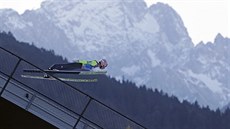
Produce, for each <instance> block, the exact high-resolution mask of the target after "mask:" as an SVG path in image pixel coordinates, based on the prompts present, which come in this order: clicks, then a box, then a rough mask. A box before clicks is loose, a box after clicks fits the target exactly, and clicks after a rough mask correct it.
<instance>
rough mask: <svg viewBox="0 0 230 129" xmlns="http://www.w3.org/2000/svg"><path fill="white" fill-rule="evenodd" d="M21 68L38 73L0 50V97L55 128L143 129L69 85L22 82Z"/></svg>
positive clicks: (47, 81)
mask: <svg viewBox="0 0 230 129" xmlns="http://www.w3.org/2000/svg"><path fill="white" fill-rule="evenodd" d="M25 68H33V69H39V68H38V67H37V66H35V65H34V64H32V63H30V62H28V61H26V60H24V59H23V58H21V57H19V56H17V55H15V54H14V53H12V52H10V51H8V50H6V49H4V48H2V47H0V95H1V97H3V98H5V99H7V100H8V101H10V102H12V103H14V104H15V105H17V106H19V107H21V108H23V109H24V110H26V111H28V112H30V113H32V114H34V115H36V116H38V117H40V118H41V119H43V120H45V121H47V122H49V123H50V124H52V125H54V126H56V127H57V128H63V129H127V128H131V129H146V128H145V127H144V126H143V125H141V124H139V123H137V122H135V121H133V120H132V119H130V118H128V117H127V116H125V115H123V114H121V113H119V112H118V111H116V110H114V109H112V108H111V107H109V106H107V105H105V104H104V103H102V102H101V101H99V100H97V99H95V98H93V97H92V96H90V95H88V94H86V93H84V92H82V91H81V90H79V89H77V88H76V87H74V86H72V85H70V84H69V83H66V82H64V81H61V80H56V81H49V80H39V79H34V80H31V79H28V78H22V77H21V75H22V74H23V69H25ZM41 70H42V69H41ZM79 85H80V84H79Z"/></svg>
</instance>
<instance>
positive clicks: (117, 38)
mask: <svg viewBox="0 0 230 129" xmlns="http://www.w3.org/2000/svg"><path fill="white" fill-rule="evenodd" d="M0 30H1V31H11V32H12V33H13V34H14V35H15V37H16V38H17V39H19V40H21V41H27V42H33V43H34V44H35V45H37V46H38V47H44V48H47V49H54V50H55V52H56V53H57V54H61V55H63V56H65V57H67V58H68V59H69V60H73V59H100V58H106V59H107V60H108V61H109V68H108V71H109V74H111V75H112V76H116V77H117V78H123V76H124V77H125V78H126V79H130V80H132V81H135V82H136V83H137V84H139V85H142V84H146V85H147V86H148V87H151V88H159V89H162V90H163V91H165V92H167V93H169V94H173V95H175V96H178V97H179V98H180V99H181V100H183V99H187V100H190V101H191V102H194V101H195V100H198V102H199V103H200V104H202V105H209V106H210V107H211V108H217V107H221V106H223V105H226V104H227V103H228V102H229V100H230V99H229V98H230V82H229V80H228V77H230V60H229V59H230V53H229V52H230V51H227V50H229V49H230V39H228V38H224V37H222V36H221V35H220V34H218V35H217V37H216V40H215V42H214V43H207V44H204V43H200V44H199V45H197V46H194V45H193V43H192V41H191V39H190V37H189V35H188V32H187V30H186V28H185V26H184V24H183V21H182V19H181V18H180V16H179V15H178V14H177V13H176V12H175V10H173V9H172V8H171V7H170V6H169V5H167V4H162V3H157V4H155V5H152V6H151V7H149V8H148V7H147V6H146V4H145V2H144V1H143V0H64V1H61V0H47V1H44V2H43V3H42V5H41V8H40V9H38V10H34V11H26V12H25V13H24V14H22V15H19V14H17V13H16V12H15V11H13V10H0Z"/></svg>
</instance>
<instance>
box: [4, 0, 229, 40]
mask: <svg viewBox="0 0 230 129" xmlns="http://www.w3.org/2000/svg"><path fill="white" fill-rule="evenodd" d="M41 1H44V0H0V8H13V9H14V10H16V11H18V12H19V13H20V14H21V13H23V12H24V11H25V10H26V9H37V8H39V7H40V3H41ZM145 1H146V3H147V5H148V6H150V5H151V4H154V3H156V2H163V3H168V4H169V5H170V6H171V7H173V8H174V9H175V10H176V11H177V13H178V14H179V15H180V16H181V17H182V20H183V21H184V24H185V26H186V28H187V30H188V33H189V35H190V37H191V38H192V40H193V42H194V43H195V44H197V43H198V42H200V41H201V40H202V41H204V42H208V41H211V42H213V40H214V38H215V36H216V35H217V33H221V34H222V35H223V36H224V37H226V36H227V37H230V32H229V31H230V9H229V8H230V0H145Z"/></svg>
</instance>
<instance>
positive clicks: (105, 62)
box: [99, 59, 108, 69]
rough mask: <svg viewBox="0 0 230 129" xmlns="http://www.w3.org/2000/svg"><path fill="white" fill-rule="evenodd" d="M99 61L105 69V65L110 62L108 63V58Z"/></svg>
mask: <svg viewBox="0 0 230 129" xmlns="http://www.w3.org/2000/svg"><path fill="white" fill-rule="evenodd" d="M99 63H100V68H101V69H104V68H105V67H107V66H108V63H107V61H106V59H102V60H100V61H99Z"/></svg>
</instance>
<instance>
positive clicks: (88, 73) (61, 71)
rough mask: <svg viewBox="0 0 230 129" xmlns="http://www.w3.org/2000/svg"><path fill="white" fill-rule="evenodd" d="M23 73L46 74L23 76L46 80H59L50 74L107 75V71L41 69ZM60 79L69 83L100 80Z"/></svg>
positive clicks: (25, 70)
mask: <svg viewBox="0 0 230 129" xmlns="http://www.w3.org/2000/svg"><path fill="white" fill-rule="evenodd" d="M23 72H25V73H44V75H43V76H40V75H21V77H23V78H29V79H45V80H57V79H56V78H53V77H51V76H49V75H48V74H51V75H53V74H74V75H77V76H80V75H103V74H106V71H82V70H74V71H68V70H43V71H42V70H39V69H24V70H23ZM57 78H58V79H60V80H62V81H69V82H97V81H98V79H96V78H95V79H82V78H66V77H57Z"/></svg>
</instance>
